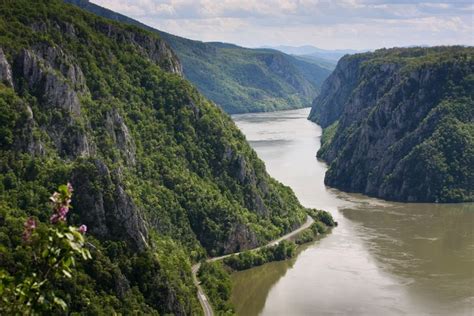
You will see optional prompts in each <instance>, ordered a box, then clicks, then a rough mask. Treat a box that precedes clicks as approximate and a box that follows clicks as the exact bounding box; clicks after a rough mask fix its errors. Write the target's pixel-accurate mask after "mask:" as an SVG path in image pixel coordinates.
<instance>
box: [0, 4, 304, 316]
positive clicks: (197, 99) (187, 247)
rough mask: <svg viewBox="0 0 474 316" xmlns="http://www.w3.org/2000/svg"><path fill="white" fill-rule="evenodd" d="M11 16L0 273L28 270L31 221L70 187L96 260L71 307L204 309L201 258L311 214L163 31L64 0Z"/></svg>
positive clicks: (2, 79) (4, 42)
mask: <svg viewBox="0 0 474 316" xmlns="http://www.w3.org/2000/svg"><path fill="white" fill-rule="evenodd" d="M0 17H1V19H0V21H1V22H0V33H1V34H2V35H1V36H0V170H1V172H0V223H1V225H0V241H1V247H0V252H1V255H0V270H2V271H0V272H2V273H3V269H5V270H6V271H7V272H8V273H10V274H12V275H14V274H15V271H17V270H18V269H21V267H22V259H21V255H20V254H19V253H16V252H15V250H14V249H16V247H17V246H18V245H19V244H20V243H21V230H22V225H23V221H24V219H25V217H26V216H34V217H36V218H38V219H39V220H40V221H41V222H44V223H46V222H48V221H49V216H50V210H49V209H50V206H49V204H48V198H49V194H50V192H53V191H54V189H55V188H56V187H57V186H58V185H59V184H63V183H66V182H67V181H71V182H72V185H73V187H74V196H73V200H72V204H73V207H74V211H73V214H72V215H71V216H70V218H69V220H70V221H71V223H73V224H74V223H84V224H87V225H88V227H89V232H88V236H89V238H88V240H89V242H91V243H92V244H93V247H92V248H91V251H92V252H93V257H94V260H92V262H88V263H84V265H81V266H80V269H79V272H78V273H79V274H78V275H77V276H75V277H74V278H73V279H71V280H70V281H68V282H66V283H64V282H61V283H60V284H57V285H56V286H57V291H58V293H62V294H61V297H65V298H66V301H67V304H68V305H69V306H70V311H69V312H73V311H82V312H83V313H86V314H114V313H122V314H132V313H137V312H138V313H144V314H154V313H155V314H156V313H160V314H167V313H172V314H176V315H189V314H200V313H201V310H200V307H199V303H198V301H197V297H196V289H195V287H194V285H193V282H192V276H191V262H192V261H196V260H199V259H200V258H203V257H205V256H207V255H216V254H224V253H229V252H234V251H238V250H242V249H247V248H252V247H255V246H257V245H260V244H262V243H264V242H265V241H268V240H271V239H273V238H275V237H276V236H279V235H282V234H283V233H284V232H287V231H290V230H291V229H292V228H294V227H296V226H298V225H299V224H300V223H302V222H303V221H304V219H305V218H306V215H305V210H304V209H303V208H302V207H301V205H300V204H299V203H298V201H297V199H296V197H295V196H294V194H293V193H292V191H291V189H289V188H287V187H285V186H283V185H282V184H280V183H278V182H277V181H276V180H274V179H272V178H270V177H269V176H268V174H267V173H266V171H265V166H264V164H263V163H262V162H261V161H260V160H259V159H258V157H257V155H256V153H255V152H254V151H253V150H252V149H251V148H250V146H249V145H248V144H247V142H246V141H245V137H244V136H243V135H242V133H241V132H240V131H239V130H238V129H237V128H236V126H235V125H234V123H233V122H232V120H231V119H230V118H229V117H228V116H227V115H226V114H224V113H223V112H222V111H221V110H220V109H218V108H217V107H216V106H215V105H214V104H212V103H210V102H209V101H207V100H206V99H205V98H204V97H203V96H201V95H200V94H199V93H198V92H197V90H196V89H195V88H194V87H193V86H192V85H191V84H190V83H188V82H187V81H186V80H184V79H183V78H182V73H181V65H180V63H179V61H178V59H177V58H176V56H175V54H174V52H173V51H172V50H171V49H170V48H169V47H168V45H167V44H166V43H165V42H164V41H163V40H162V39H161V38H160V37H159V36H158V35H157V34H154V33H151V32H148V31H145V30H142V29H140V28H137V27H134V26H129V25H123V24H120V23H116V22H112V21H110V20H106V19H104V18H101V17H98V16H96V15H93V14H90V13H87V12H85V11H82V10H80V9H79V8H77V7H74V6H72V5H67V4H64V3H63V2H62V1H59V0H41V1H36V0H35V1H32V0H31V1H28V0H15V1H13V0H12V1H2V2H1V3H0Z"/></svg>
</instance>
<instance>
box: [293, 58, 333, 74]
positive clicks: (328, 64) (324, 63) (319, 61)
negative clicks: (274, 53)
mask: <svg viewBox="0 0 474 316" xmlns="http://www.w3.org/2000/svg"><path fill="white" fill-rule="evenodd" d="M293 57H294V58H296V59H298V60H301V61H304V62H306V63H311V64H315V65H317V66H319V67H321V68H325V69H327V70H330V71H333V70H334V69H335V68H336V65H337V61H333V60H329V59H324V58H321V57H317V56H312V55H293Z"/></svg>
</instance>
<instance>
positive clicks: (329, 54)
mask: <svg viewBox="0 0 474 316" xmlns="http://www.w3.org/2000/svg"><path fill="white" fill-rule="evenodd" d="M263 48H272V49H276V50H279V51H280V52H283V53H285V54H290V55H299V56H301V55H303V56H307V57H313V58H322V59H326V60H329V61H333V62H337V61H338V60H339V59H340V58H341V57H342V56H344V55H347V54H355V53H360V52H361V51H357V50H353V49H334V50H328V49H321V48H317V47H315V46H311V45H305V46H284V45H280V46H264V47H263Z"/></svg>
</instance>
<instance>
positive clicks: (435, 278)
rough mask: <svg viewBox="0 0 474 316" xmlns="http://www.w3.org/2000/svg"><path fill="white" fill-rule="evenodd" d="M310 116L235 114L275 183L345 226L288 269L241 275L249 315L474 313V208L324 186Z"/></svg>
mask: <svg viewBox="0 0 474 316" xmlns="http://www.w3.org/2000/svg"><path fill="white" fill-rule="evenodd" d="M308 114H309V109H302V110H294V111H283V112H272V113H259V114H243V115H235V116H233V119H234V121H235V122H236V124H237V125H238V127H239V128H240V129H241V130H242V131H243V133H244V134H245V135H246V137H247V140H248V141H249V142H250V144H251V145H252V146H253V148H254V149H255V150H256V151H257V153H258V155H259V157H260V158H261V159H262V160H263V161H264V162H265V164H266V166H267V170H268V171H269V173H270V175H272V176H273V177H275V178H276V179H278V180H279V181H281V182H283V183H284V184H286V185H288V186H290V187H291V188H292V189H293V190H294V191H295V193H296V195H297V196H298V198H299V200H300V202H301V203H302V204H303V205H304V206H306V207H312V208H318V209H325V210H327V211H330V212H331V213H332V214H333V216H334V218H335V219H336V220H337V221H338V223H339V226H338V227H337V228H335V229H334V230H333V231H332V233H331V234H329V235H328V236H327V237H325V238H322V239H321V240H319V241H316V242H314V243H312V244H310V245H308V246H306V247H305V248H304V249H303V250H302V251H301V252H300V254H299V255H298V256H297V257H296V258H294V259H292V260H288V261H283V262H275V263H270V264H267V265H264V266H261V267H257V268H253V269H250V270H246V271H242V272H238V273H234V274H233V277H232V278H233V282H234V289H233V294H232V301H233V303H234V306H235V307H236V309H237V313H238V314H239V315H245V316H252V315H295V316H296V315H315V314H322V315H327V314H350V315H424V314H430V315H433V314H434V315H473V314H474V227H473V223H474V204H473V203H465V204H408V203H394V202H387V201H383V200H379V199H374V198H368V197H365V196H362V195H358V194H347V193H343V192H340V191H338V190H335V189H330V188H326V187H325V186H324V173H325V171H326V169H327V166H326V165H325V164H324V163H323V162H320V161H318V160H317V159H316V152H317V150H318V149H319V147H320V136H321V128H320V127H319V126H318V125H316V124H314V123H312V122H310V121H308V120H307V119H306V117H307V116H308Z"/></svg>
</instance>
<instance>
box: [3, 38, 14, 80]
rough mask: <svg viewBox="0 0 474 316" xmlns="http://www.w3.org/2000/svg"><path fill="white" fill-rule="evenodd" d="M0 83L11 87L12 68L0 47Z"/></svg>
mask: <svg viewBox="0 0 474 316" xmlns="http://www.w3.org/2000/svg"><path fill="white" fill-rule="evenodd" d="M0 82H1V83H4V84H6V85H7V86H9V87H13V77H12V68H11V67H10V64H9V63H8V60H7V58H6V57H5V54H4V53H3V50H2V48H1V47H0Z"/></svg>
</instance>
